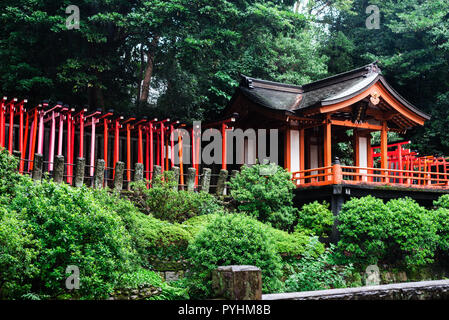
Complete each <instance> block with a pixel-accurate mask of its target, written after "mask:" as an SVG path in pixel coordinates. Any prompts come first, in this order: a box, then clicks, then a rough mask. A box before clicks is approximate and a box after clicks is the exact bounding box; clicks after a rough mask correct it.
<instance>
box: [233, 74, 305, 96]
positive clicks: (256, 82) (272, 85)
mask: <svg viewBox="0 0 449 320" xmlns="http://www.w3.org/2000/svg"><path fill="white" fill-rule="evenodd" d="M240 77H241V79H242V80H241V82H240V85H241V86H242V85H243V86H245V87H247V88H249V89H253V88H263V89H269V90H277V91H287V92H295V93H302V92H303V91H304V90H303V89H302V87H301V86H297V85H294V84H286V83H281V82H274V81H268V80H262V79H256V78H252V77H248V76H245V75H243V74H240Z"/></svg>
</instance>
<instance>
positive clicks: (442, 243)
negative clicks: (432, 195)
mask: <svg viewBox="0 0 449 320" xmlns="http://www.w3.org/2000/svg"><path fill="white" fill-rule="evenodd" d="M433 204H434V206H435V207H436V209H435V210H433V211H432V212H431V213H432V219H433V223H434V224H435V228H436V233H437V236H438V249H437V251H438V255H439V257H440V258H442V259H443V260H444V261H447V258H448V256H449V195H448V194H445V195H443V196H441V197H440V198H439V199H438V200H436V201H434V203H433Z"/></svg>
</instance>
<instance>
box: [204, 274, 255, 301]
mask: <svg viewBox="0 0 449 320" xmlns="http://www.w3.org/2000/svg"><path fill="white" fill-rule="evenodd" d="M212 289H213V291H214V294H215V296H216V297H218V298H222V299H227V300H261V299H262V272H261V270H260V269H259V268H257V267H255V266H225V267H218V268H217V269H216V270H214V272H213V273H212Z"/></svg>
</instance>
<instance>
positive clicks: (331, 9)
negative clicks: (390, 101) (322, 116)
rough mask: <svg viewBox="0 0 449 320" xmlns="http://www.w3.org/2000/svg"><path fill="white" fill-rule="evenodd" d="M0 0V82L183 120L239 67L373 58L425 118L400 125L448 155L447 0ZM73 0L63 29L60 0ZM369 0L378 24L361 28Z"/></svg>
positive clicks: (200, 115) (272, 75)
mask: <svg viewBox="0 0 449 320" xmlns="http://www.w3.org/2000/svg"><path fill="white" fill-rule="evenodd" d="M295 2H297V1H293V0H281V1H262V0H235V1H225V0H195V1H192V0H171V1H160V0H146V1H143V0H110V1H97V0H76V1H75V0H70V1H68V0H67V1H58V0H42V1H34V0H2V1H1V3H0V67H1V73H0V92H1V94H2V95H7V96H10V97H12V96H18V97H24V98H28V99H29V101H30V102H29V105H31V106H32V105H34V104H36V103H38V102H39V101H40V100H43V99H50V100H51V101H52V102H56V101H63V102H64V103H68V104H70V105H71V106H73V107H76V106H78V107H81V106H86V105H88V106H89V108H90V109H96V108H104V109H106V110H107V109H114V110H116V111H119V112H122V113H124V114H135V115H148V116H158V117H163V116H170V117H172V118H178V119H181V120H184V121H191V120H193V119H197V120H201V119H212V118H214V117H217V116H218V115H219V113H220V110H222V109H223V108H224V107H225V106H226V104H227V102H228V101H229V99H230V97H231V95H232V93H233V91H234V88H235V87H236V86H237V85H238V82H239V74H240V73H242V74H246V75H250V76H252V77H256V78H262V79H266V80H273V81H279V82H285V83H292V84H298V85H301V84H304V83H307V82H310V81H314V80H318V79H321V78H324V77H327V76H330V75H333V74H337V73H340V72H344V71H348V70H350V69H353V68H356V67H359V66H362V65H364V64H368V63H371V62H372V61H375V60H379V61H380V65H381V67H382V69H383V71H384V74H385V76H386V77H387V78H388V80H389V82H390V83H391V84H392V85H393V87H395V88H397V89H398V90H399V93H400V94H402V95H403V96H404V97H405V98H406V99H407V100H409V101H411V102H413V103H414V104H415V105H416V106H418V107H419V108H420V109H422V110H423V111H425V112H427V113H429V114H430V115H431V116H432V119H431V120H430V121H428V123H427V124H426V126H425V127H424V128H418V129H416V130H414V131H410V132H408V133H407V137H406V138H411V139H412V141H413V142H414V147H415V148H416V149H417V150H418V151H420V152H421V153H423V154H435V155H437V154H446V155H449V130H447V128H448V127H449V102H448V100H449V42H448V39H449V2H447V1H446V0H433V1H423V0H383V1H380V0H370V1H364V0H353V1H352V0H335V1H332V0H331V1H300V2H301V3H302V7H301V10H296V11H297V12H295V11H294V10H293V7H294V5H295ZM69 5H77V6H78V7H79V8H80V17H81V20H80V28H79V29H72V30H67V28H66V19H67V17H68V16H69V15H68V14H66V12H65V9H66V7H67V6H69ZM369 5H377V6H378V7H379V9H380V29H371V30H369V29H368V28H367V27H366V24H365V22H366V19H367V18H368V17H369V16H370V14H369V13H366V8H367V7H368V6H369Z"/></svg>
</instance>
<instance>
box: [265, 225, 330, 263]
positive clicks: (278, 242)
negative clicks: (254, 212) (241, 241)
mask: <svg viewBox="0 0 449 320" xmlns="http://www.w3.org/2000/svg"><path fill="white" fill-rule="evenodd" d="M263 228H265V232H266V233H267V235H268V237H269V238H270V239H272V240H273V242H274V246H275V249H276V251H277V253H279V254H280V255H281V256H282V257H283V258H287V259H288V258H298V257H301V256H303V255H305V254H309V255H311V256H318V255H320V254H321V253H322V252H323V251H324V245H323V244H322V243H321V242H319V240H318V238H317V237H311V236H309V235H306V234H303V233H300V232H298V231H297V232H293V233H287V232H285V231H282V230H278V229H275V228H271V227H270V226H266V225H264V226H263Z"/></svg>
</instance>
